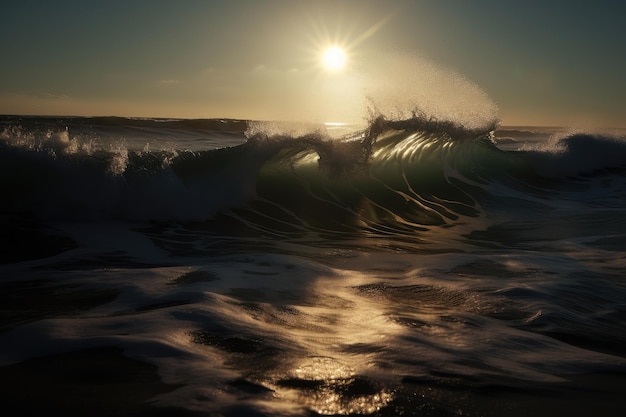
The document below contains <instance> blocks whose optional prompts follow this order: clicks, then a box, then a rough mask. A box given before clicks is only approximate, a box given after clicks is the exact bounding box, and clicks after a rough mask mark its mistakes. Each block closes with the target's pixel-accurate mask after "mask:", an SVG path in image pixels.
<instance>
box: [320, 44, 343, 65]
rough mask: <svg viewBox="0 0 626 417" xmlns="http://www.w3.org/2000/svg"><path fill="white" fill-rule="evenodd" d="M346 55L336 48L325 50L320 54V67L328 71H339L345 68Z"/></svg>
mask: <svg viewBox="0 0 626 417" xmlns="http://www.w3.org/2000/svg"><path fill="white" fill-rule="evenodd" d="M346 62H347V58H346V53H345V52H344V50H343V49H341V48H340V47H338V46H332V47H330V48H327V49H326V50H325V51H324V53H323V54H322V65H323V66H324V68H326V69H327V70H329V71H340V70H342V69H344V68H345V66H346Z"/></svg>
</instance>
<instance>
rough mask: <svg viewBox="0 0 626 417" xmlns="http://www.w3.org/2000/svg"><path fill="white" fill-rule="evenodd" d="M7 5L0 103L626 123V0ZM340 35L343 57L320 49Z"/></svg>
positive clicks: (21, 107) (40, 109)
mask: <svg viewBox="0 0 626 417" xmlns="http://www.w3.org/2000/svg"><path fill="white" fill-rule="evenodd" d="M0 16H2V24H1V25H0V51H2V52H1V53H2V55H1V59H2V64H1V65H0V114H35V115H75V116H101V115H113V116H127V117H176V118H221V117H224V118H240V119H262V120H278V119H281V120H282V119H303V120H325V121H354V119H359V118H361V119H362V118H363V117H365V115H366V114H367V111H368V110H369V111H371V110H372V109H375V110H377V111H381V112H383V113H384V114H387V112H391V113H394V112H395V113H396V114H407V112H409V113H410V112H411V111H413V110H415V109H417V110H418V111H420V112H423V113H426V114H429V115H431V114H432V115H433V116H434V117H438V118H450V119H453V120H457V119H459V120H474V119H475V120H478V121H480V120H483V119H486V118H487V119H488V118H490V117H497V118H498V119H499V120H500V121H501V123H502V124H503V125H560V126H572V127H575V126H587V125H599V126H604V127H626V80H625V74H626V47H624V43H625V42H626V25H625V24H624V23H623V18H624V16H626V2H624V1H621V0H615V1H613V0H599V1H594V2H592V1H579V0H526V1H514V0H471V1H470V0H413V1H409V0H395V1H394V0H389V1H367V0H360V1H357V0H354V1H342V0H333V1H324V0H319V1H312V0H311V1H297V0H283V1H269V0H268V1H265V0H249V1H246V0H231V1H217V0H215V1H210V0H204V1H196V0H171V1H164V0H125V1H119V0H107V1H97V0H94V1H83V0H80V1H76V0H56V1H47V0H41V1H32V0H20V1H17V0H13V1H10V0H0ZM333 45H334V46H338V47H340V48H342V49H343V50H344V51H345V53H346V56H347V64H346V66H345V68H343V69H342V70H339V71H329V70H328V69H325V68H324V67H323V66H322V64H321V55H322V53H323V50H324V49H325V48H327V47H330V46H333ZM477 123H478V122H477Z"/></svg>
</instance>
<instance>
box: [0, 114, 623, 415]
mask: <svg viewBox="0 0 626 417" xmlns="http://www.w3.org/2000/svg"><path fill="white" fill-rule="evenodd" d="M624 133H625V132H624V131H613V132H608V133H607V132H605V133H593V132H574V131H569V130H566V129H561V128H545V127H499V128H496V126H495V125H494V126H487V127H485V128H482V129H481V128H472V129H467V128H463V127H462V126H459V125H457V124H454V123H452V122H438V121H434V120H432V119H428V118H424V117H419V116H414V117H412V118H409V119H404V120H396V119H393V118H391V117H384V116H382V115H381V116H379V117H378V118H373V119H372V120H371V121H370V122H369V124H366V125H364V126H345V125H340V124H332V125H327V126H326V125H319V126H318V125H299V126H294V125H283V124H279V123H269V122H264V123H263V122H252V121H245V120H176V119H167V120H166V119H127V118H113V117H111V118H54V117H18V116H3V117H2V118H0V195H1V197H0V198H1V200H0V201H1V203H0V227H1V229H0V230H1V236H2V251H1V253H0V262H1V264H0V381H1V382H0V384H1V385H2V390H0V391H1V392H0V403H1V404H2V405H3V406H4V407H3V409H4V410H11V409H13V410H19V411H16V412H15V414H14V415H33V414H34V413H39V414H41V415H53V416H55V415H63V416H79V415H80V416H84V415H90V416H100V415H102V416H105V415H106V416H111V415H129V416H130V415H133V416H136V415H137V416H138V415H141V416H147V415H154V416H163V415H175V416H196V415H198V416H202V415H208V416H302V415H304V416H311V415H318V414H322V415H374V416H395V415H405V416H467V415H469V416H504V415H507V416H525V415H538V416H541V415H546V416H547V415H550V416H552V415H570V416H578V415H580V416H587V415H594V416H621V415H623V412H624V410H625V409H626V400H625V398H626V396H625V394H626V258H625V256H626V215H625V214H626V139H624V138H625V134H624ZM3 415H7V414H4V412H3Z"/></svg>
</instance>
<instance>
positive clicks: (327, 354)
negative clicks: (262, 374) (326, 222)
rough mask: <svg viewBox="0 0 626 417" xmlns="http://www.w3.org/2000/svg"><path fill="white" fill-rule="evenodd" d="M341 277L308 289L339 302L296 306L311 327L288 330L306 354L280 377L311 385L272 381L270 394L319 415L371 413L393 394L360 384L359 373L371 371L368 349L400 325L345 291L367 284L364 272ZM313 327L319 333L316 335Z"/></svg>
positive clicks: (372, 354) (372, 361)
mask: <svg viewBox="0 0 626 417" xmlns="http://www.w3.org/2000/svg"><path fill="white" fill-rule="evenodd" d="M341 275H342V276H341V277H330V278H321V279H319V280H318V281H316V282H315V288H314V289H312V291H313V292H314V293H315V294H318V295H320V296H322V297H324V298H327V299H328V300H337V301H338V300H341V306H339V305H337V306H335V307H334V308H329V306H328V305H324V304H325V303H322V304H321V305H319V306H318V305H316V306H307V307H303V306H299V307H298V309H299V310H301V311H302V312H303V313H305V314H306V316H308V317H311V318H313V323H308V324H309V325H310V327H311V329H314V331H303V332H294V333H292V336H295V337H296V338H297V342H298V343H299V344H301V345H304V346H305V347H306V350H307V352H309V354H310V355H309V356H308V357H306V358H304V359H302V360H300V361H299V362H296V366H295V367H293V368H292V369H291V370H289V371H287V375H286V380H287V381H292V382H294V385H296V384H297V382H299V383H300V385H301V386H302V385H303V386H308V387H310V388H311V389H304V390H303V389H294V388H293V387H289V386H287V387H285V386H280V385H278V386H275V389H276V395H277V396H278V397H280V398H283V399H285V400H290V401H292V402H293V403H296V404H301V405H304V406H305V407H306V408H308V409H310V410H313V411H315V412H317V413H319V414H322V415H346V414H372V413H374V412H376V411H377V410H380V409H381V408H383V407H384V406H386V405H387V404H388V403H389V402H391V401H392V400H393V393H392V392H391V391H389V390H387V389H385V388H384V387H382V386H381V387H378V386H373V385H371V384H367V383H365V384H364V383H362V380H363V379H364V378H363V376H367V375H368V373H374V374H376V373H377V371H376V368H377V366H378V365H377V362H378V360H377V356H378V352H376V351H375V349H371V351H368V350H369V347H373V346H376V347H380V348H382V349H384V346H385V345H386V344H388V343H391V339H393V338H395V337H397V334H399V333H400V332H402V328H401V326H399V325H398V324H397V323H394V322H393V321H391V320H390V319H389V316H388V314H387V313H386V312H385V311H384V310H383V309H381V308H380V306H379V305H378V304H377V303H376V302H374V300H371V299H368V298H365V297H361V296H358V295H356V294H355V292H354V291H351V289H353V288H354V287H357V286H360V285H365V284H367V283H369V282H371V279H370V278H368V276H367V275H365V274H362V273H357V272H354V271H343V272H342V274H341ZM329 323H331V324H332V327H331V326H329V325H328V324H329ZM317 326H319V327H317ZM319 328H324V330H325V331H324V332H323V333H320V332H319ZM351 352H353V353H351ZM283 380H285V376H283ZM301 386H300V387H299V388H301Z"/></svg>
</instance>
